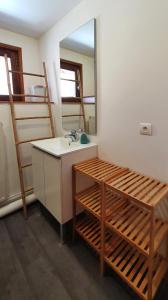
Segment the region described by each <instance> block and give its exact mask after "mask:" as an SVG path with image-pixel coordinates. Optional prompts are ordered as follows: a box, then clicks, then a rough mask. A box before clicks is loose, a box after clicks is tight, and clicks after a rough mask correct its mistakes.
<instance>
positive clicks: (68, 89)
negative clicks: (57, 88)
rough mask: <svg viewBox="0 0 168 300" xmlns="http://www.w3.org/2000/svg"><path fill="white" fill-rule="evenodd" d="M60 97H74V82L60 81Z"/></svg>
mask: <svg viewBox="0 0 168 300" xmlns="http://www.w3.org/2000/svg"><path fill="white" fill-rule="evenodd" d="M61 97H76V87H75V82H72V81H65V80H61Z"/></svg>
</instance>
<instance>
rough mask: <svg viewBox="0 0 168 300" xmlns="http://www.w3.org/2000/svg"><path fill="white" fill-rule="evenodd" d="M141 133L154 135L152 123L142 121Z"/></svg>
mask: <svg viewBox="0 0 168 300" xmlns="http://www.w3.org/2000/svg"><path fill="white" fill-rule="evenodd" d="M140 134H142V135H152V124H151V123H140Z"/></svg>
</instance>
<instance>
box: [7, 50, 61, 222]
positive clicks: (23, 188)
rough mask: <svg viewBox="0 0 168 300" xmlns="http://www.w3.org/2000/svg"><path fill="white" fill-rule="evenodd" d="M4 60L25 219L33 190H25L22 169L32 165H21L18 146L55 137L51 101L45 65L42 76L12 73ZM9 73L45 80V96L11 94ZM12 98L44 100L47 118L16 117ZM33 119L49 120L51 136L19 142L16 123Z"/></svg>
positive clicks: (19, 72)
mask: <svg viewBox="0 0 168 300" xmlns="http://www.w3.org/2000/svg"><path fill="white" fill-rule="evenodd" d="M4 58H5V66H6V74H7V84H8V90H9V103H10V110H11V117H12V125H13V133H14V140H15V146H16V156H17V163H18V169H19V180H20V189H21V195H22V202H23V212H24V216H25V218H27V205H26V194H27V193H28V192H31V191H33V188H29V189H25V185H24V174H23V169H24V168H27V167H31V166H32V163H30V164H25V165H23V164H22V160H21V153H20V145H22V144H25V143H29V142H32V141H35V140H44V139H48V138H53V137H54V136H55V133H54V122H53V118H52V111H51V101H50V96H49V91H48V79H47V73H46V66H45V63H43V69H44V75H40V74H34V73H26V72H21V71H14V70H9V65H8V57H7V54H5V55H4ZM10 73H17V74H20V75H21V76H23V75H28V76H36V77H42V78H44V80H45V88H46V94H45V96H41V95H28V94H13V93H12V87H11V81H10ZM13 97H37V98H45V99H46V101H45V102H42V103H44V104H46V105H47V107H48V115H47V116H37V117H34V116H32V117H31V116H30V117H20V118H19V117H16V112H15V103H14V101H13ZM33 119H49V120H50V127H51V136H48V137H43V138H36V139H29V140H19V136H18V129H17V121H19V120H23V121H24V120H33Z"/></svg>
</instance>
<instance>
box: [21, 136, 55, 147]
mask: <svg viewBox="0 0 168 300" xmlns="http://www.w3.org/2000/svg"><path fill="white" fill-rule="evenodd" d="M52 138H53V136H50V137H43V138H38V139H37V138H36V139H31V140H25V141H20V142H17V143H16V145H20V144H26V143H30V142H35V141H42V140H48V139H52Z"/></svg>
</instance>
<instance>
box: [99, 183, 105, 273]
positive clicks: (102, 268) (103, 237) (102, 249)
mask: <svg viewBox="0 0 168 300" xmlns="http://www.w3.org/2000/svg"><path fill="white" fill-rule="evenodd" d="M105 201H106V197H105V186H104V182H102V183H101V251H100V272H101V276H103V275H104V271H105V262H104V256H105V207H106V204H105Z"/></svg>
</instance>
